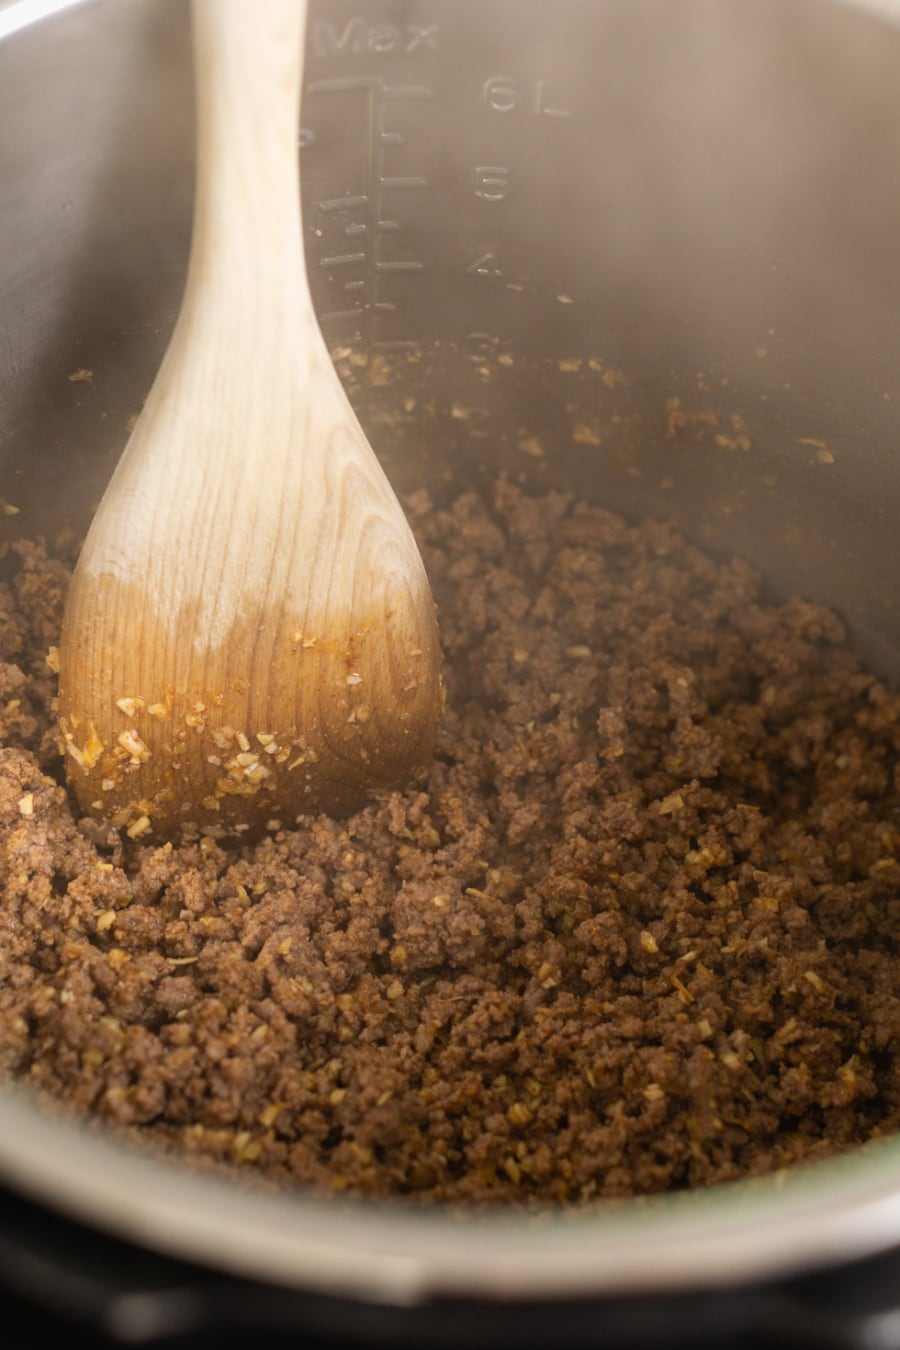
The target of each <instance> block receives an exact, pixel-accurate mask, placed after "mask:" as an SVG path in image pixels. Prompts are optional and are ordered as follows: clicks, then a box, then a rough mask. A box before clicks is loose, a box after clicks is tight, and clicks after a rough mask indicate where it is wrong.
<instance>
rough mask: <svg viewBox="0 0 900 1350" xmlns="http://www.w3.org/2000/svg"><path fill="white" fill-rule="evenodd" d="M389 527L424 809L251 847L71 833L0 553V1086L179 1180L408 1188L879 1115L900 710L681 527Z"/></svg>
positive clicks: (889, 988) (767, 1162) (373, 811)
mask: <svg viewBox="0 0 900 1350" xmlns="http://www.w3.org/2000/svg"><path fill="white" fill-rule="evenodd" d="M408 507H409V510H410V513H411V516H412V519H413V522H414V525H415V528H416V531H417V535H418V538H419V540H420V543H421V546H422V550H423V554H424V556H425V560H426V564H427V567H428V570H429V574H430V577H431V580H432V586H433V589H434V593H435V597H436V599H437V602H438V606H439V616H440V624H441V635H442V640H443V645H444V650H445V653H446V681H447V690H448V706H447V711H446V715H445V717H444V720H443V726H442V731H441V736H440V743H439V749H438V755H437V759H436V762H435V764H434V768H433V771H432V773H431V776H430V779H429V781H428V783H427V785H426V788H425V790H422V791H414V792H407V793H393V794H386V795H384V796H383V797H382V798H381V799H379V800H377V801H375V802H373V803H372V804H371V805H370V806H368V807H367V808H366V809H365V810H363V811H361V812H360V813H359V814H357V815H356V816H354V817H352V818H351V819H349V820H345V821H333V820H329V819H326V818H324V817H320V818H315V819H313V818H309V819H304V820H302V821H301V822H299V823H298V825H297V827H296V828H295V829H292V830H284V831H282V832H280V833H278V834H277V835H275V836H273V837H271V838H267V839H265V840H263V841H262V842H261V843H259V844H258V845H257V846H255V847H253V848H252V849H247V850H245V851H244V852H243V853H235V852H230V853H229V852H226V851H224V850H223V849H221V848H220V847H219V846H218V845H217V844H216V843H214V842H213V841H211V840H204V841H201V842H194V843H189V844H184V845H183V846H181V847H173V846H172V845H171V844H164V845H161V846H160V845H153V844H152V843H145V842H144V841H138V842H137V843H132V842H131V841H128V840H124V841H123V840H122V839H120V838H119V837H118V835H117V834H116V833H115V832H114V831H104V830H102V829H100V828H99V827H97V826H96V825H94V824H92V823H91V822H88V821H79V820H78V818H77V815H76V814H75V811H74V808H73V804H72V801H71V800H70V798H69V797H68V795H67V794H66V791H65V789H64V787H63V786H61V784H62V782H63V769H62V764H61V762H60V759H59V755H58V750H57V745H56V737H55V734H54V730H53V711H52V700H53V697H54V694H55V678H54V675H53V672H52V670H51V669H50V667H49V666H48V665H47V661H46V657H47V652H48V648H50V647H51V645H52V644H53V643H55V642H56V640H57V637H58V632H59V626H60V620H61V612H62V605H63V602H64V596H65V582H66V571H65V569H64V567H63V566H62V565H61V563H60V562H58V561H53V560H49V559H48V558H47V556H46V554H45V552H44V550H43V548H42V546H41V545H40V544H35V543H30V544H28V543H23V544H19V545H16V546H13V547H12V548H11V549H10V550H9V551H8V552H7V555H6V558H5V560H4V561H3V563H2V564H0V566H2V567H3V569H5V570H4V571H3V573H2V575H3V578H4V580H3V581H2V584H0V745H2V747H3V748H2V749H0V889H2V910H0V949H2V964H0V1067H2V1072H3V1074H4V1075H5V1076H7V1077H8V1078H15V1079H19V1080H25V1081H27V1082H28V1083H29V1084H30V1085H32V1087H33V1088H34V1089H35V1090H36V1092H37V1093H38V1095H39V1097H40V1098H41V1100H43V1101H45V1102H47V1103H54V1104H56V1105H60V1104H62V1105H64V1106H65V1107H67V1108H72V1109H74V1110H76V1111H78V1112H83V1113H88V1114H89V1115H90V1116H91V1117H92V1118H93V1119H95V1120H97V1121H100V1122H103V1123H105V1124H107V1125H109V1126H112V1127H113V1128H115V1129H117V1130H122V1131H124V1132H125V1133H126V1135H130V1136H131V1137H134V1138H139V1139H141V1140H143V1141H149V1142H150V1143H151V1145H153V1146H159V1147H161V1148H163V1149H165V1150H168V1151H176V1152H177V1153H178V1154H180V1155H182V1156H185V1155H186V1156H187V1157H189V1158H192V1159H194V1160H196V1161H198V1162H203V1163H205V1164H219V1163H221V1164H228V1165H229V1166H230V1167H239V1168H242V1169H245V1170H246V1169H250V1171H252V1173H253V1174H254V1175H259V1176H261V1177H265V1178H266V1179H267V1180H268V1181H271V1182H274V1183H275V1184H278V1185H283V1186H292V1185H299V1184H304V1185H306V1184H308V1185H313V1186H315V1187H318V1188H326V1189H332V1190H334V1189H338V1190H351V1191H357V1192H366V1193H371V1194H376V1195H393V1194H409V1193H414V1194H416V1195H418V1196H420V1197H422V1198H423V1199H426V1200H431V1201H454V1202H456V1201H464V1202H476V1201H484V1200H493V1201H500V1202H508V1203H523V1202H532V1203H535V1202H551V1203H555V1202H561V1201H565V1202H570V1203H572V1202H580V1201H586V1200H590V1199H592V1198H596V1197H601V1196H627V1195H637V1194H648V1193H653V1192H660V1191H665V1190H672V1189H680V1188H685V1187H690V1186H706V1185H709V1184H710V1183H713V1182H719V1181H724V1180H728V1179H732V1178H737V1177H743V1176H748V1175H756V1174H761V1173H766V1172H771V1171H773V1170H775V1169H779V1168H783V1167H785V1166H788V1165H791V1164H794V1163H797V1162H800V1161H802V1160H806V1159H813V1158H820V1157H823V1156H825V1155H828V1154H832V1153H835V1152H838V1151H842V1150H844V1149H846V1148H848V1147H850V1146H851V1145H855V1144H859V1143H862V1142H864V1141H866V1140H869V1139H871V1138H873V1137H875V1136H877V1135H879V1134H882V1133H889V1132H891V1131H895V1130H897V1129H898V1127H900V1075H898V1061H897V1053H896V1052H897V1047H898V1034H900V998H898V994H897V986H898V964H897V957H896V945H897V940H898V938H900V866H898V860H897V859H898V852H900V773H898V768H897V765H898V748H900V699H898V698H897V696H895V695H894V694H892V693H891V692H889V691H888V690H887V689H886V688H885V686H884V685H883V684H882V683H880V682H879V680H877V679H876V678H874V677H873V676H872V675H869V674H867V673H866V672H865V671H864V670H863V669H862V667H861V665H860V662H859V660H858V659H857V657H856V656H855V655H854V654H853V653H852V651H851V650H850V649H849V648H848V647H847V646H846V645H845V636H844V631H843V628H842V625H841V623H840V622H839V620H838V619H837V618H836V617H835V616H834V614H832V613H830V612H829V611H828V610H827V609H824V608H822V607H820V606H818V605H814V604H810V603H807V602H805V601H803V600H796V599H795V600H791V601H789V602H788V603H786V604H781V605H775V604H771V603H766V602H764V601H763V600H762V599H761V592H760V580H759V577H758V576H757V575H756V573H755V572H754V571H753V570H752V569H751V568H750V567H748V566H746V565H745V564H744V563H742V562H739V561H732V562H729V563H726V564H724V565H723V564H719V563H716V562H714V561H712V560H711V559H710V558H709V557H707V556H706V555H705V554H703V553H702V552H700V551H699V550H698V549H696V548H695V547H693V546H692V545H690V544H689V543H687V542H686V541H685V539H684V538H683V537H682V536H681V535H680V534H679V533H678V531H677V530H676V529H674V528H673V527H672V526H671V525H668V524H664V523H659V522H655V521H649V520H648V521H644V522H643V523H640V524H637V525H634V524H628V523H626V522H625V521H623V520H622V519H620V518H619V517H617V516H614V515H612V514H610V513H609V512H607V511H605V510H602V509H600V508H598V507H595V506H591V505H586V504H583V503H580V502H576V501H574V500H573V499H571V498H570V497H567V496H564V495H561V494H552V493H551V494H549V495H546V496H543V497H529V496H527V495H525V494H524V493H522V492H521V491H519V490H518V489H516V488H514V487H512V486H510V485H509V484H505V483H499V484H497V485H496V486H495V487H494V488H493V490H492V493H491V494H489V497H488V499H483V498H482V497H479V496H476V495H472V494H469V495H464V496H461V497H459V498H458V500H456V501H455V502H454V503H453V504H452V505H451V506H450V507H449V508H447V509H434V508H433V507H432V506H431V505H430V503H429V502H428V500H427V498H426V497H425V496H424V494H423V495H421V496H419V497H416V498H414V499H413V500H412V501H410V502H409V503H408Z"/></svg>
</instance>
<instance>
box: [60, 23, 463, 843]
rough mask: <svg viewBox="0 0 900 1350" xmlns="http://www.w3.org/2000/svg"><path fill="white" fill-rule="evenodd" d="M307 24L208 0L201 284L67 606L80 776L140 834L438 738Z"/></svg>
mask: <svg viewBox="0 0 900 1350" xmlns="http://www.w3.org/2000/svg"><path fill="white" fill-rule="evenodd" d="M305 17H306V16H305V5H304V4H301V3H298V0H265V3H264V4H259V3H257V0H227V3H224V2H223V0H194V5H193V23H194V58H195V70H196V88H197V191H196V204H195V212H194V230H193V239H192V248H191V258H190V266H189V272H188V281H187V286H186V291H185V296H184V300H183V304H182V308H181V312H180V314H179V317H178V321H177V324H176V327H175V331H174V333H173V336H172V340H171V343H170V345H169V348H168V350H167V352H166V355H165V358H164V360H163V363H162V365H161V368H160V371H159V374H158V376H157V378H156V380H155V382H154V384H153V387H152V389H151V391H150V394H149V396H148V398H147V401H146V404H145V407H144V409H143V411H142V413H141V416H140V418H139V420H138V422H137V424H136V426H135V428H134V431H133V433H132V435H131V438H130V440H129V442H128V445H127V447H126V449H125V451H124V453H123V456H122V459H121V461H120V463H119V465H118V467H117V469H116V472H115V474H114V476H113V478H112V480H111V482H110V484H109V487H108V489H107V491H106V494H105V496H104V498H103V500H102V502H101V504H100V507H99V509H98V511H97V513H96V516H95V518H94V521H93V523H92V525H91V529H90V531H89V534H88V536H87V539H86V541H85V544H84V548H83V550H82V553H81V557H80V559H79V562H78V566H77V568H76V571H75V575H74V577H73V581H72V586H71V591H70V594H69V598H68V602H67V607H66V614H65V622H64V626H63V635H62V643H61V647H60V727H61V730H62V734H63V737H64V739H65V744H66V750H67V764H68V769H69V775H70V781H71V784H72V786H73V788H74V790H75V792H76V794H77V796H78V799H79V802H80V804H81V805H82V807H83V808H84V809H85V810H86V811H87V812H89V813H91V814H93V815H95V816H98V817H100V818H101V819H103V820H108V821H110V822H112V823H114V824H116V825H117V826H119V827H120V828H121V829H123V830H124V831H126V832H127V833H128V834H129V835H131V836H132V837H133V838H144V837H145V836H146V837H147V838H149V839H152V838H157V837H164V836H165V835H171V834H173V833H177V832H179V831H181V830H183V829H184V828H185V827H189V828H191V829H199V830H201V831H204V832H208V833H213V834H217V833H220V832H225V833H230V832H235V831H236V832H237V833H238V834H240V832H241V831H244V830H248V829H249V830H254V831H256V830H258V829H264V828H266V827H270V828H272V827H274V822H279V821H280V822H285V823H288V822H290V821H291V820H293V819H294V818H295V817H296V816H297V815H298V814H301V813H307V812H310V811H315V810H324V811H328V812H332V813H343V812H346V811H348V810H351V809H353V808H355V807H356V806H358V805H360V804H361V803H362V801H363V800H364V799H365V796H366V793H367V792H369V791H370V790H371V789H373V788H380V787H388V786H394V785H403V784H405V783H406V782H407V781H408V780H409V779H410V777H411V775H413V774H415V772H416V771H417V770H419V769H421V768H422V767H423V766H424V765H426V764H427V763H428V761H429V759H430V757H431V754H432V751H433V746H434V738H435V731H436V725H437V720H438V717H439V712H440V703H441V682H440V651H439V643H438V635H437V627H436V621H435V613H434V605H433V601H432V598H431V592H430V589H429V586H428V581H427V578H426V576H425V571H424V567H423V565H422V561H421V558H420V556H419V553H418V550H417V548H416V544H415V541H414V539H413V537H412V534H411V532H410V529H409V526H408V524H407V522H406V519H405V517H404V514H403V511H402V509H401V507H400V505H399V503H398V502H397V499H396V497H395V496H394V493H393V491H392V489H391V487H390V485H389V483H388V481H387V479H386V478H385V476H384V473H383V472H382V470H381V468H380V466H379V464H378V462H377V460H376V458H375V456H374V454H373V452H372V450H371V448H370V446H369V445H368V443H367V441H366V439H365V436H364V434H363V432H362V430H361V428H360V426H359V424H358V422H357V420H356V417H355V416H354V414H353V411H352V409H351V408H350V405H349V403H348V401H347V398H346V396H345V394H344V391H343V389H342V387H341V385H340V382H339V380H338V377H337V375H336V373H335V371H334V367H333V365H332V363H331V360H330V357H329V355H328V351H327V349H326V347H325V344H324V342H323V339H322V336H321V334H320V331H319V328H318V325H317V322H316V318H315V314H314V312H313V308H312V302H311V300H310V295H309V288H308V284H307V278H306V271H305V264H304V256H303V246H302V234H301V222H300V195H299V174H298V154H297V129H298V126H299V103H300V80H301V72H302V50H303V42H304V36H305Z"/></svg>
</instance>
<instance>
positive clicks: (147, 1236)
mask: <svg viewBox="0 0 900 1350" xmlns="http://www.w3.org/2000/svg"><path fill="white" fill-rule="evenodd" d="M0 1177H2V1180H3V1181H4V1183H5V1184H6V1185H8V1186H9V1187H10V1188H12V1189H14V1190H16V1191H19V1192H20V1193H24V1194H26V1195H27V1196H28V1197H30V1198H32V1199H36V1200H39V1201H41V1202H42V1203H45V1204H47V1205H49V1206H50V1207H51V1208H53V1209H54V1210H56V1211H57V1212H61V1213H64V1214H67V1215H69V1216H70V1217H72V1218H74V1219H76V1220H79V1221H80V1222H82V1223H87V1224H89V1225H91V1226H93V1227H95V1228H98V1229H100V1230H102V1231H105V1232H107V1233H109V1234H112V1235H113V1236H115V1237H118V1238H122V1239H127V1240H129V1241H131V1242H134V1243H136V1244H137V1245H138V1246H142V1247H144V1248H146V1249H149V1250H152V1251H156V1252H159V1253H161V1254H165V1255H167V1256H177V1257H180V1258H181V1259H184V1260H188V1261H193V1262H196V1263H198V1264H200V1265H203V1266H206V1267H208V1268H212V1269H215V1270H219V1271H223V1272H227V1273H229V1274H232V1275H240V1276H243V1277H248V1278H253V1279H259V1280H263V1281H266V1282H268V1283H277V1284H281V1285H284V1286H287V1287H291V1288H298V1289H315V1290H316V1291H317V1292H320V1293H327V1294H331V1295H334V1296H344V1297H350V1298H355V1299H362V1300H368V1301H372V1302H377V1303H386V1304H392V1305H396V1306H407V1307H409V1306H414V1305H417V1304H421V1303H423V1302H424V1301H426V1300H428V1299H434V1298H468V1299H479V1298H480V1299H494V1300H498V1299H502V1300H510V1299H516V1300H520V1301H535V1300H541V1299H545V1300H546V1299H559V1298H577V1297H582V1298H584V1297H591V1296H595V1297H596V1296H609V1295H612V1294H616V1295H622V1294H628V1293H637V1292H663V1291H667V1290H668V1291H671V1290H676V1289H677V1290H679V1291H681V1292H686V1291H688V1290H700V1289H713V1288H722V1287H725V1286H730V1287H736V1286H738V1285H740V1284H746V1283H751V1282H755V1281H759V1280H763V1279H766V1278H772V1277H776V1276H777V1277H778V1278H779V1279H783V1278H785V1277H787V1276H791V1275H796V1274H801V1273H803V1272H805V1271H808V1270H812V1269H815V1268H819V1267H824V1266H828V1265H837V1264H843V1263H846V1262H847V1261H850V1260H855V1259H861V1258H863V1257H866V1256H871V1255H874V1254H875V1253H877V1252H881V1251H884V1250H885V1249H886V1248H888V1247H890V1246H891V1245H893V1244H895V1243H896V1242H897V1241H898V1240H900V1137H897V1136H894V1137H892V1138H890V1139H885V1140H883V1141H879V1142H878V1143H874V1144H869V1145H866V1146H864V1147H863V1148H861V1149H859V1150H857V1151H856V1152H855V1153H849V1154H844V1155H842V1156H840V1157H836V1158H833V1159H829V1160H827V1161H822V1162H817V1163H810V1164H807V1165H806V1166H803V1167H799V1168H797V1169H793V1170H791V1171H789V1172H783V1173H779V1174H776V1175H775V1176H770V1177H764V1178H759V1179H756V1180H750V1181H741V1182H730V1183H727V1184H724V1185H719V1186H713V1187H710V1188H709V1189H707V1190H704V1191H693V1192H684V1193H678V1194H674V1195H673V1194H669V1195H664V1196H658V1197H651V1198H649V1199H646V1200H643V1201H640V1202H637V1203H636V1202H635V1201H621V1202H617V1201H606V1202H598V1204H597V1205H596V1206H595V1207H591V1208H590V1209H581V1210H575V1209H566V1208H562V1207H561V1208H560V1209H558V1210H553V1211H541V1212H534V1213H528V1212H524V1211H519V1212H515V1213H511V1212H510V1211H508V1210H501V1209H499V1208H498V1209H496V1210H491V1211H480V1212H478V1213H475V1212H473V1211H469V1212H465V1211H463V1210H454V1211H453V1212H452V1214H451V1215H450V1216H449V1217H448V1214H447V1212H446V1211H445V1210H440V1211H438V1210H436V1209H432V1208H426V1207H424V1206H419V1205H418V1204H415V1203H414V1202H402V1201H384V1200H378V1201H375V1200H368V1199H364V1198H347V1197H337V1198H331V1197H319V1196H316V1195H315V1194H311V1193H309V1192H304V1191H297V1190H291V1191H284V1192H281V1193H279V1194H276V1193H273V1192H271V1191H269V1190H268V1189H263V1188H262V1187H260V1186H258V1184H254V1181H253V1180H252V1179H250V1180H249V1181H248V1183H247V1185H246V1186H244V1185H243V1184H240V1183H238V1184H235V1182H234V1180H232V1179H231V1178H230V1177H225V1176H222V1175H219V1174H215V1173H206V1172H202V1173H201V1172H199V1171H197V1170H195V1169H193V1168H191V1167H190V1166H189V1165H185V1164H183V1163H178V1162H175V1161H172V1160H170V1159H168V1158H160V1157H158V1156H156V1155H155V1154H151V1153H150V1152H145V1151H143V1150H142V1151H140V1152H139V1151H137V1150H136V1149H134V1148H133V1147H132V1146H130V1145H127V1144H125V1143H123V1141H122V1140H121V1139H120V1138H118V1137H115V1136H110V1135H108V1134H107V1133H106V1132H105V1131H104V1130H102V1129H100V1128H98V1127H96V1126H94V1127H90V1126H88V1125H86V1124H82V1123H80V1122H78V1123H72V1121H71V1120H68V1119H66V1118H64V1117H56V1116H53V1115H49V1114H47V1113H46V1112H45V1111H44V1110H43V1109H41V1108H39V1107H37V1106H36V1105H35V1104H34V1102H33V1101H32V1100H31V1099H30V1098H29V1097H28V1096H27V1094H26V1093H25V1092H24V1091H23V1090H22V1089H16V1088H6V1089H4V1090H3V1091H2V1092H0Z"/></svg>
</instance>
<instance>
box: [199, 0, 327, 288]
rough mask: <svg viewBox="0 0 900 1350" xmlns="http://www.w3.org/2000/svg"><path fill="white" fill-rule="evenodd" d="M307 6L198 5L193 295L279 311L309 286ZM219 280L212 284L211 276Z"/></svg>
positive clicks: (279, 1)
mask: <svg viewBox="0 0 900 1350" xmlns="http://www.w3.org/2000/svg"><path fill="white" fill-rule="evenodd" d="M306 11H307V5H306V0H263V2H262V3H260V0H193V3H192V25H193V50H194V78H195V89H196V104H197V116H196V123H197V173H196V195H195V205H194V225H193V233H192V246H191V259H190V268H189V273H188V297H187V299H188V303H189V304H190V303H191V302H192V301H193V299H194V296H195V294H196V295H199V294H202V295H203V296H215V297H216V301H217V304H221V303H222V298H223V297H224V296H227V295H229V294H232V295H233V296H234V299H235V302H236V303H237V304H238V306H239V308H240V309H241V310H248V309H249V310H251V311H256V312H268V313H270V314H271V313H272V310H271V305H272V304H273V303H277V301H278V299H279V297H283V296H284V294H285V290H286V288H287V287H291V286H297V285H303V286H305V285H306V275H305V265H304V257H303V245H302V227H301V217H300V181H299V167H298V134H299V124H300V90H301V85H302V76H303V55H304V44H305V36H306ZM211 273H212V275H213V277H214V280H213V282H212V284H211V278H210V274H211Z"/></svg>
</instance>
